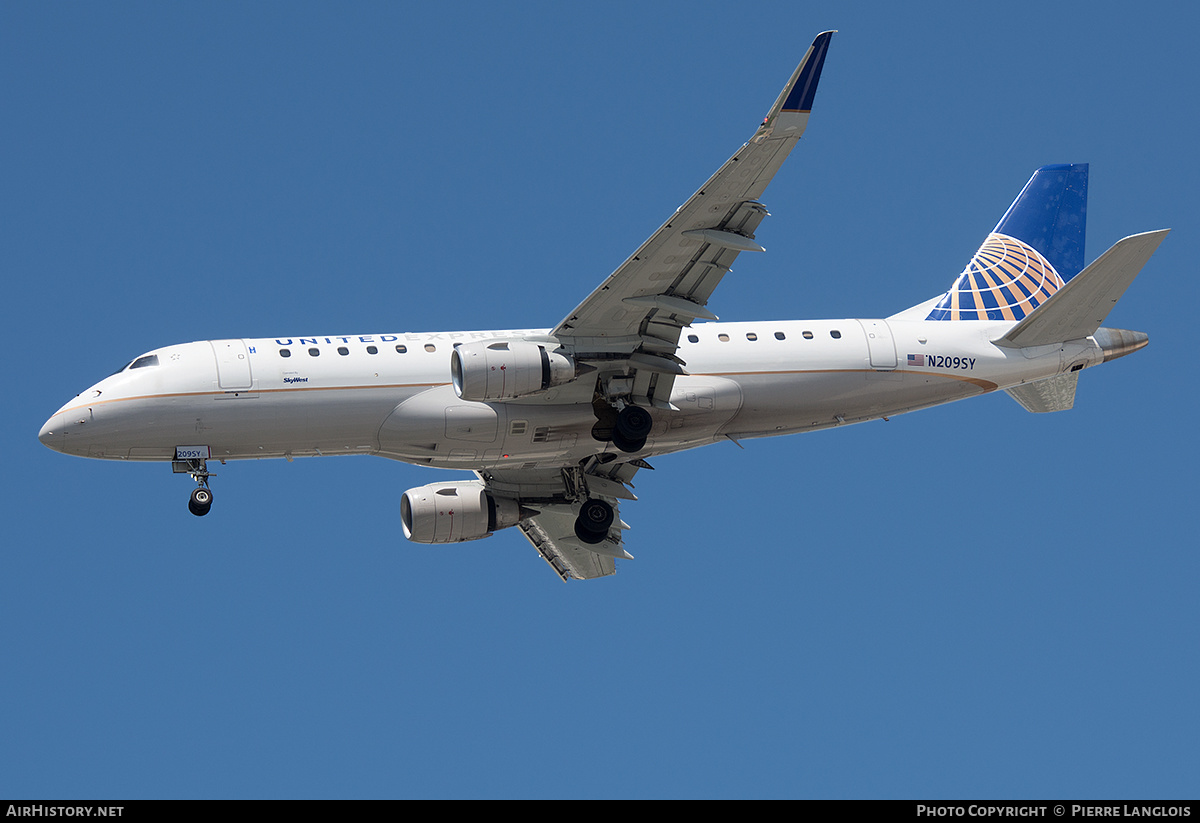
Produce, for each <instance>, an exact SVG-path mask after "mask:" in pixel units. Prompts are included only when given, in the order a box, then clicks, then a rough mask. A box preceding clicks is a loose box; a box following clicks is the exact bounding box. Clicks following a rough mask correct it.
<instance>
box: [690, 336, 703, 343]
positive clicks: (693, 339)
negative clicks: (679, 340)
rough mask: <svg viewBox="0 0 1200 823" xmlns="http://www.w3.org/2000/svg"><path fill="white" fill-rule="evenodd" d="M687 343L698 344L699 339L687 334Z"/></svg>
mask: <svg viewBox="0 0 1200 823" xmlns="http://www.w3.org/2000/svg"><path fill="white" fill-rule="evenodd" d="M688 342H689V343H699V342H700V338H699V337H697V336H696V335H694V334H689V335H688Z"/></svg>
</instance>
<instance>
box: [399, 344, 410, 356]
mask: <svg viewBox="0 0 1200 823" xmlns="http://www.w3.org/2000/svg"><path fill="white" fill-rule="evenodd" d="M406 351H408V346H406V345H404V344H403V343H400V344H399V345H397V346H396V354H404V353H405V352H406Z"/></svg>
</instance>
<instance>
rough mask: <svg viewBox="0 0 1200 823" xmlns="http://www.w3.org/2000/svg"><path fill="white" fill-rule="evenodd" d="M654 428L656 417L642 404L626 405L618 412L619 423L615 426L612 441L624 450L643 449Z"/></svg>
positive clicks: (634, 450)
mask: <svg viewBox="0 0 1200 823" xmlns="http://www.w3.org/2000/svg"><path fill="white" fill-rule="evenodd" d="M652 428H654V418H653V417H651V416H650V412H648V411H646V410H645V409H643V408H642V407H641V406H625V407H624V408H622V409H621V411H619V412H617V423H616V425H615V426H613V432H612V441H613V445H614V446H616V447H617V448H618V449H620V450H621V451H623V452H629V453H633V452H636V451H641V450H642V448H643V447H644V446H645V445H646V438H647V437H648V436H649V434H650V430H651V429H652Z"/></svg>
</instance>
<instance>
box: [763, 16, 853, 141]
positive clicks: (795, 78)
mask: <svg viewBox="0 0 1200 823" xmlns="http://www.w3.org/2000/svg"><path fill="white" fill-rule="evenodd" d="M834 34H836V31H823V32H821V33H820V34H818V35H817V37H816V39H815V40H813V41H812V45H811V46H809V47H808V51H807V52H805V53H804V59H803V60H801V61H800V65H798V66H796V70H795V71H794V72H792V77H791V79H790V80H788V83H787V85H786V86H784V87H783V91H781V92H780V93H779V97H778V98H776V100H775V104H774V105H773V106H771V110H770V111H769V112H767V116H766V117H765V118H763V123H762V128H763V129H766V130H767V131H768V132H773V131H776V130H780V131H783V132H785V133H786V135H787V136H789V137H799V136H800V133H801V132H803V131H804V127H805V126H807V125H808V115H809V113H810V112H811V111H812V104H813V98H814V97H816V95H817V83H818V81H820V79H821V69H822V68H824V66H825V54H826V52H828V51H829V41H830V40H832V39H833V35H834Z"/></svg>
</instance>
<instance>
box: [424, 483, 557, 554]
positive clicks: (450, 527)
mask: <svg viewBox="0 0 1200 823" xmlns="http://www.w3.org/2000/svg"><path fill="white" fill-rule="evenodd" d="M530 514H533V512H531V511H529V510H528V509H522V508H521V505H520V503H518V502H517V501H516V500H513V499H512V498H508V497H495V496H493V495H490V494H488V493H487V491H485V490H484V486H483V482H482V481H480V480H467V481H464V482H462V483H430V484H429V485H428V486H421V487H420V488H416V489H409V490H408V491H406V492H405V493H404V496H403V497H401V498H400V520H401V522H402V523H403V524H404V536H405V537H407V538H408V539H409V540H412V541H413V542H414V543H461V542H462V541H464V540H478V539H480V538H481V537H488V536H489V535H491V533H492V532H494V531H495V530H496V529H504V528H507V527H509V526H515V525H516V524H517V523H518V522H519V521H520V520H521V518H522V517H526V516H528V515H530Z"/></svg>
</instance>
